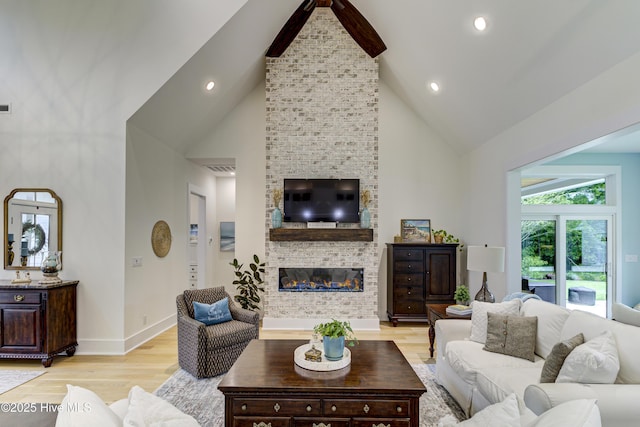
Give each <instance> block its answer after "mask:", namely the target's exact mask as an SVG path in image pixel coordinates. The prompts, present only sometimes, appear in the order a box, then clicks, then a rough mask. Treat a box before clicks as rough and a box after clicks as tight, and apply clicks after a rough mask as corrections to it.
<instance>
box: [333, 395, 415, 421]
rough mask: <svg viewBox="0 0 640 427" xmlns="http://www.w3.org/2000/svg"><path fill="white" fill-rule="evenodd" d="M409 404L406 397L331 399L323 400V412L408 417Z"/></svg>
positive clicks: (339, 414)
mask: <svg viewBox="0 0 640 427" xmlns="http://www.w3.org/2000/svg"><path fill="white" fill-rule="evenodd" d="M409 405H410V401H409V400H408V399H407V400H401V399H399V400H366V399H331V400H325V401H324V402H323V409H324V412H323V413H324V414H325V415H337V416H351V417H358V416H360V417H366V416H369V417H408V416H409ZM376 425H377V423H376Z"/></svg>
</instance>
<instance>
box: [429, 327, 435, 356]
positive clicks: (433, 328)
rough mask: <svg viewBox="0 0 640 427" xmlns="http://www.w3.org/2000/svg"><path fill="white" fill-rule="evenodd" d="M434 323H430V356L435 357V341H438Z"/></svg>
mask: <svg viewBox="0 0 640 427" xmlns="http://www.w3.org/2000/svg"><path fill="white" fill-rule="evenodd" d="M434 323H436V322H432V321H429V355H430V357H433V341H434V340H435V339H436V328H435V327H434Z"/></svg>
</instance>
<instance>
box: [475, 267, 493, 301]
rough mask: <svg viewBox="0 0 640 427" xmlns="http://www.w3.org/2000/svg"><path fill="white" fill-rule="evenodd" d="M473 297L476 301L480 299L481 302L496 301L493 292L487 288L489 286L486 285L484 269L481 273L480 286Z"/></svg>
mask: <svg viewBox="0 0 640 427" xmlns="http://www.w3.org/2000/svg"><path fill="white" fill-rule="evenodd" d="M474 299H475V300H476V301H482V302H496V298H495V297H494V296H493V294H492V293H491V291H490V290H489V287H488V286H487V272H486V271H485V272H484V273H482V287H481V288H480V290H479V291H478V293H477V294H476V296H475V298H474Z"/></svg>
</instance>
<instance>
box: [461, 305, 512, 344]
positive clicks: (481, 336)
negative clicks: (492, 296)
mask: <svg viewBox="0 0 640 427" xmlns="http://www.w3.org/2000/svg"><path fill="white" fill-rule="evenodd" d="M521 305H522V301H521V300H519V299H515V300H511V301H505V302H501V303H490V302H482V301H473V302H472V303H471V308H472V309H473V313H472V314H471V336H470V337H469V339H470V340H471V341H475V342H479V343H481V344H484V343H485V341H486V340H487V313H488V312H492V313H499V314H512V315H518V314H520V306H521Z"/></svg>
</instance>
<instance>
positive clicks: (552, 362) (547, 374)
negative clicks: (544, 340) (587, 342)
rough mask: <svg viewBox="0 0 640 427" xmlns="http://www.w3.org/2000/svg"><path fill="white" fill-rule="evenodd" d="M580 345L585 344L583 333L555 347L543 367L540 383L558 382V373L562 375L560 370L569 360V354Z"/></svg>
mask: <svg viewBox="0 0 640 427" xmlns="http://www.w3.org/2000/svg"><path fill="white" fill-rule="evenodd" d="M580 344H584V335H582V332H581V333H579V334H578V335H576V336H574V337H573V338H569V339H568V340H564V341H561V342H559V343H558V344H556V345H554V346H553V348H552V349H551V353H549V356H548V357H547V359H546V360H545V361H544V366H542V373H541V375H540V382H541V383H554V382H556V378H558V373H560V368H562V365H563V364H564V360H565V359H566V358H567V356H568V355H569V353H571V352H572V351H573V349H574V348H576V347H577V346H579V345H580Z"/></svg>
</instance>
